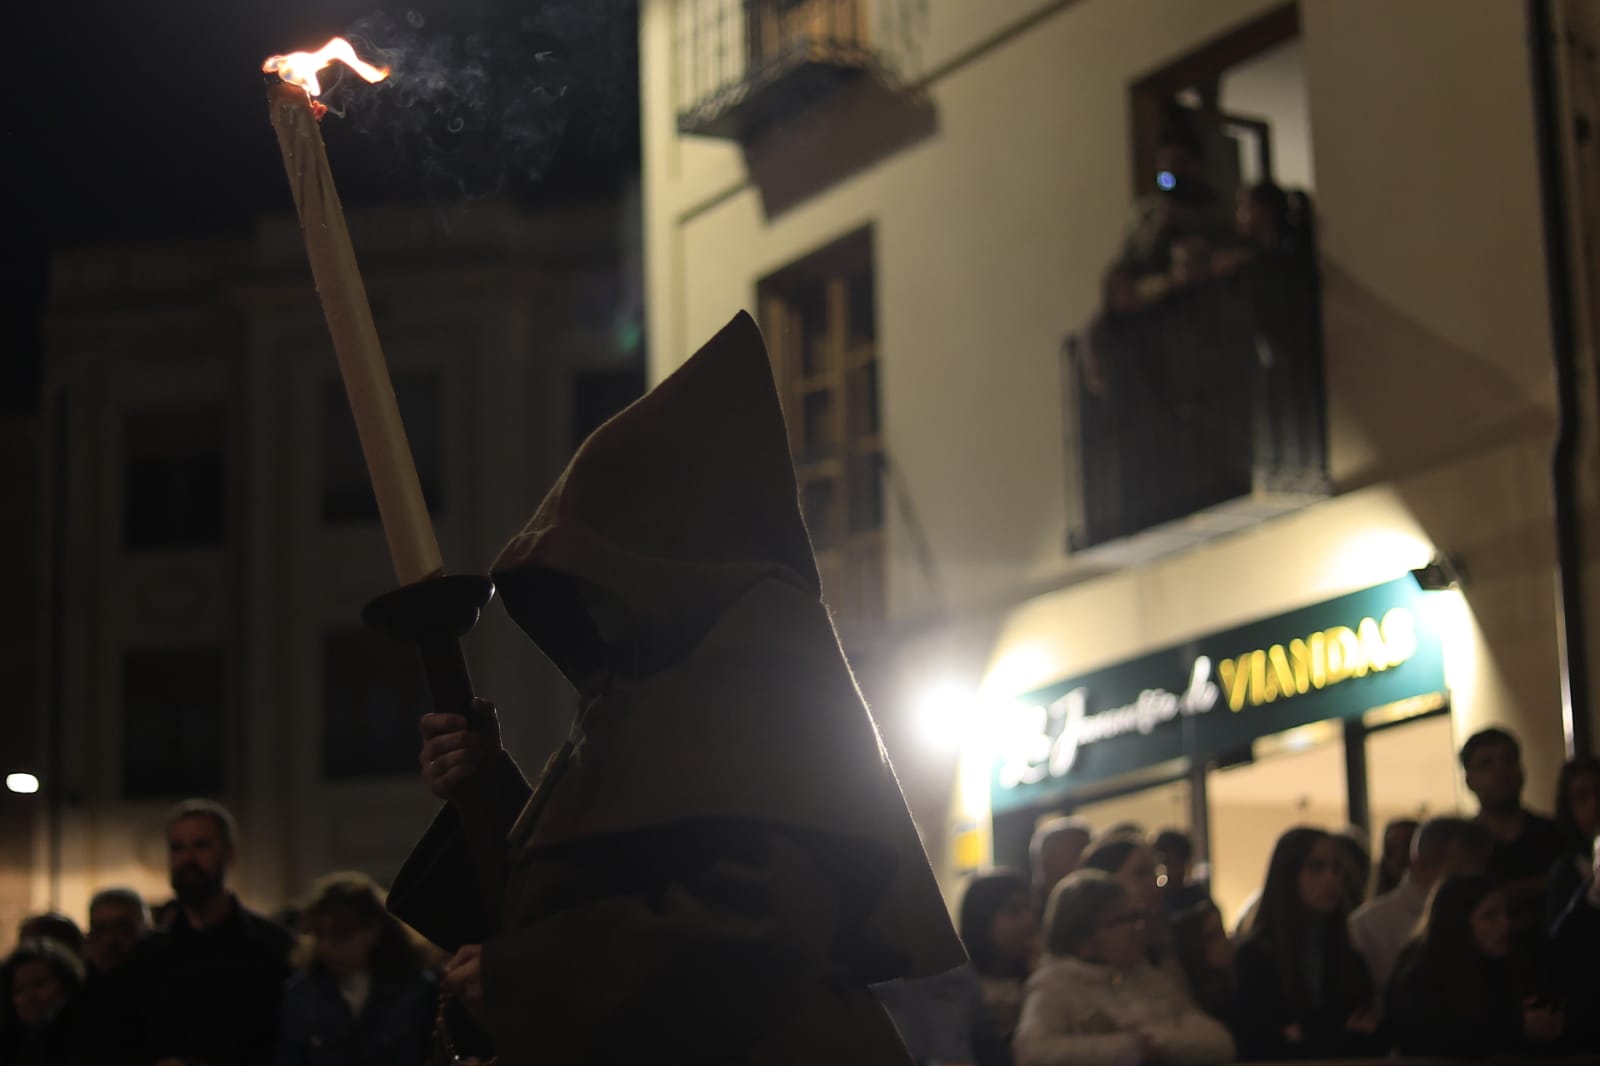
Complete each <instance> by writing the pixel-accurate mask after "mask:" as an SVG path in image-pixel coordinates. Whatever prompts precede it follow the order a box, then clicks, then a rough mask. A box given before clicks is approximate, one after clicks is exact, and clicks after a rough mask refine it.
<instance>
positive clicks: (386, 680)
mask: <svg viewBox="0 0 1600 1066" xmlns="http://www.w3.org/2000/svg"><path fill="white" fill-rule="evenodd" d="M432 709H433V705H432V704H431V703H430V702H429V698H428V689H427V682H426V680H425V679H424V677H423V674H422V664H421V662H420V661H419V660H418V659H417V653H416V651H415V650H414V649H412V648H411V647H409V646H408V645H405V644H401V643H399V642H397V641H394V640H391V639H390V638H389V637H386V636H384V635H383V634H381V633H376V632H373V631H371V630H367V629H336V630H333V631H331V632H329V633H328V634H327V635H326V637H325V638H324V640H323V648H322V711H323V719H322V772H323V774H324V775H325V776H327V777H333V778H340V777H371V776H377V775H384V774H407V773H412V772H414V771H415V770H416V768H417V746H418V739H417V719H419V718H421V717H422V716H423V715H424V714H427V713H428V712H429V711H431V710H432Z"/></svg>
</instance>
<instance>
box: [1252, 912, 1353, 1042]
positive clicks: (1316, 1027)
mask: <svg viewBox="0 0 1600 1066" xmlns="http://www.w3.org/2000/svg"><path fill="white" fill-rule="evenodd" d="M1234 967H1235V969H1236V971H1237V973H1238V981H1239V985H1238V988H1239V994H1238V999H1237V1002H1236V1008H1235V1010H1234V1016H1233V1019H1232V1021H1233V1024H1234V1027H1235V1028H1234V1034H1233V1035H1234V1042H1235V1044H1237V1046H1238V1051H1239V1060H1240V1061H1241V1062H1260V1061H1270V1060H1281V1059H1342V1058H1362V1057H1366V1056H1369V1055H1376V1054H1378V1053H1379V1052H1380V1051H1381V1047H1380V1045H1379V1042H1378V1041H1377V1040H1376V1039H1375V1038H1374V1037H1371V1036H1367V1035H1365V1034H1361V1033H1354V1032H1351V1031H1350V1030H1349V1029H1348V1028H1347V1023H1348V1022H1349V1020H1350V1017H1351V1015H1354V1014H1357V1013H1359V1012H1361V1011H1362V1010H1364V1009H1366V1008H1368V1007H1369V1006H1370V1004H1368V1003H1365V1002H1363V1001H1362V1000H1361V998H1360V996H1359V995H1358V994H1356V993H1355V992H1354V991H1352V990H1355V989H1360V988H1362V987H1365V988H1366V989H1368V990H1370V989H1371V978H1370V977H1369V976H1367V974H1366V963H1364V962H1362V961H1361V957H1360V956H1359V955H1357V954H1356V953H1355V951H1354V950H1346V951H1345V952H1344V953H1343V955H1342V956H1341V957H1338V958H1330V959H1325V960H1324V964H1323V975H1322V981H1321V984H1322V987H1323V989H1324V992H1323V994H1322V995H1321V996H1320V997H1315V998H1314V999H1313V1000H1311V1001H1310V1002H1304V1003H1301V1002H1297V1001H1296V1000H1297V997H1296V996H1295V994H1294V991H1293V989H1291V988H1290V987H1288V985H1287V984H1286V982H1285V981H1284V979H1283V970H1282V968H1281V967H1280V965H1279V959H1278V948H1277V946H1276V945H1274V944H1273V943H1272V942H1271V941H1270V940H1268V939H1267V937H1265V936H1262V935H1259V934H1258V935H1255V936H1251V937H1250V938H1249V939H1247V940H1245V942H1244V943H1243V944H1240V945H1239V950H1238V952H1237V953H1236V955H1235V957H1234ZM1351 967H1358V968H1359V972H1357V971H1354V970H1351V969H1349V968H1351ZM1291 1031H1296V1033H1295V1034H1294V1035H1292V1034H1291ZM1296 1035H1297V1038H1296Z"/></svg>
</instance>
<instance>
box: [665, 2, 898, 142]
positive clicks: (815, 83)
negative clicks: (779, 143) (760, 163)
mask: <svg viewBox="0 0 1600 1066" xmlns="http://www.w3.org/2000/svg"><path fill="white" fill-rule="evenodd" d="M867 16H868V0H678V9H677V71H676V73H677V82H678V129H679V131H680V132H683V133H692V134H699V135H703V136H708V137H726V138H732V139H735V140H739V141H744V142H748V141H750V140H752V139H753V138H755V137H757V136H758V135H760V134H761V133H762V132H764V131H765V130H767V129H769V128H770V127H771V126H773V125H775V124H777V123H778V122H781V121H783V120H784V119H786V118H789V117H791V116H793V115H794V114H796V113H797V112H799V111H801V110H803V109H804V108H806V107H809V106H811V105H812V104H814V103H815V102H816V101H817V100H819V99H821V98H823V97H825V96H827V95H828V94H830V93H832V92H834V91H836V90H837V89H838V88H840V87H841V86H843V85H844V84H846V83H848V82H850V81H853V80H855V79H856V78H859V77H861V76H862V75H868V74H870V75H874V76H879V77H885V78H886V77H887V76H886V75H885V73H884V71H885V67H884V65H883V63H882V62H881V60H880V53H879V51H878V50H877V49H875V48H874V47H873V46H872V43H871V36H872V34H871V31H870V28H869V25H868V17H867Z"/></svg>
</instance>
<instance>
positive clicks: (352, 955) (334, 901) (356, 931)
mask: <svg viewBox="0 0 1600 1066" xmlns="http://www.w3.org/2000/svg"><path fill="white" fill-rule="evenodd" d="M300 924H301V929H302V930H303V931H304V933H305V937H304V938H303V940H302V943H301V946H300V948H299V949H298V951H297V953H296V959H295V961H296V963H297V966H296V973H295V976H294V977H292V978H290V980H289V986H288V988H287V989H286V990H285V992H284V999H283V1025H282V1029H281V1035H280V1037H279V1043H278V1059H277V1061H278V1066H378V1064H379V1063H382V1064H384V1066H421V1064H422V1063H423V1062H424V1061H425V1059H426V1058H427V1056H428V1054H429V1053H430V1052H431V1051H432V1038H433V1020H434V1017H435V1014H436V1009H437V1006H438V1001H439V990H438V985H437V982H436V981H435V979H434V977H433V975H432V973H431V972H430V971H429V969H428V966H427V960H426V959H425V958H424V956H423V954H422V951H421V949H420V947H419V945H418V943H417V941H416V940H415V939H414V938H413V935H412V934H411V933H410V932H409V931H408V930H407V929H406V927H405V926H403V925H401V924H400V922H399V920H398V919H396V918H395V917H394V916H393V915H392V914H390V913H389V912H388V910H387V909H385V907H384V904H383V892H382V890H381V889H379V887H378V885H377V884H376V883H375V882H374V881H373V880H372V879H371V878H370V877H367V876H366V875H365V874H359V873H336V874H330V875H329V876H327V877H324V878H322V879H321V880H319V881H318V882H317V883H316V885H314V886H313V888H312V891H311V896H310V898H309V899H308V900H307V901H306V903H305V906H304V908H303V910H302V912H301V918H300Z"/></svg>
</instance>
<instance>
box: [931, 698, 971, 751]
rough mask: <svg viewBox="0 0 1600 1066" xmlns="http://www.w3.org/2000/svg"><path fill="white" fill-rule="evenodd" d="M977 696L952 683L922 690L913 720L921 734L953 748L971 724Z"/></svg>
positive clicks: (942, 745) (959, 742) (935, 742)
mask: <svg viewBox="0 0 1600 1066" xmlns="http://www.w3.org/2000/svg"><path fill="white" fill-rule="evenodd" d="M976 704H977V696H976V695H974V694H973V693H972V692H971V691H970V690H969V689H966V688H964V687H962V686H961V685H955V684H944V685H938V686H936V687H934V688H931V689H929V690H928V691H927V692H925V693H923V696H922V699H921V700H919V701H918V703H917V721H918V724H919V725H920V726H921V729H922V735H923V737H924V738H925V739H926V740H927V741H928V742H929V743H930V744H936V745H938V746H939V747H941V748H956V747H960V746H961V742H962V741H963V740H964V739H966V735H967V730H968V729H969V728H970V727H971V725H972V715H973V711H974V709H975V705H976Z"/></svg>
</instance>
